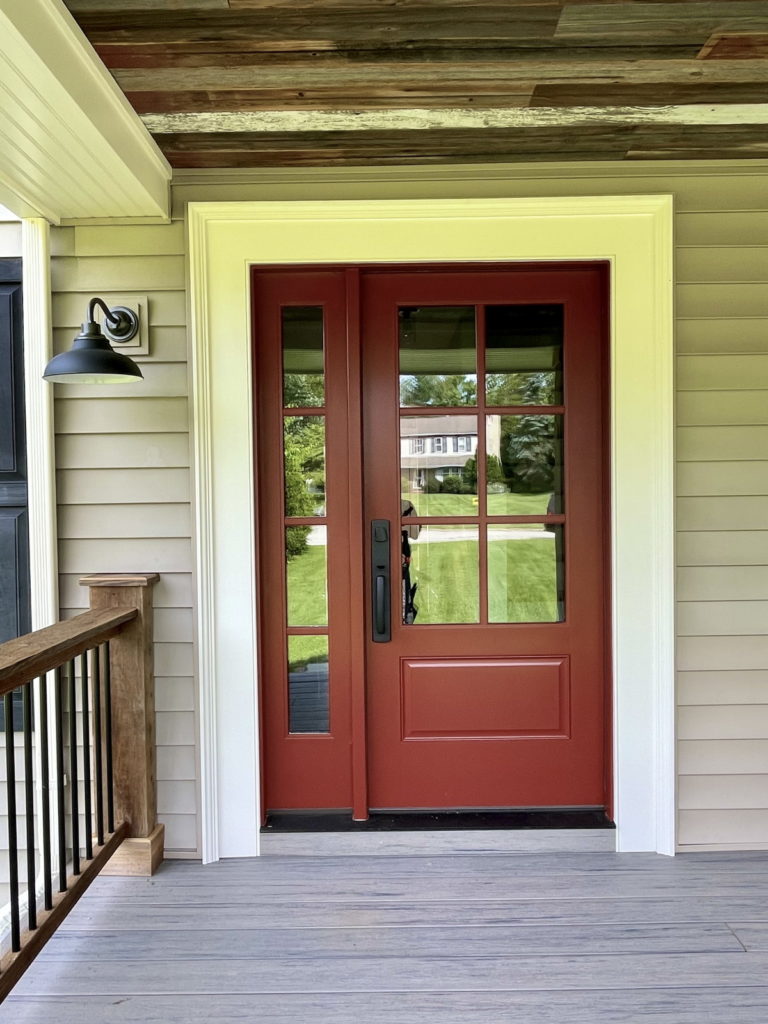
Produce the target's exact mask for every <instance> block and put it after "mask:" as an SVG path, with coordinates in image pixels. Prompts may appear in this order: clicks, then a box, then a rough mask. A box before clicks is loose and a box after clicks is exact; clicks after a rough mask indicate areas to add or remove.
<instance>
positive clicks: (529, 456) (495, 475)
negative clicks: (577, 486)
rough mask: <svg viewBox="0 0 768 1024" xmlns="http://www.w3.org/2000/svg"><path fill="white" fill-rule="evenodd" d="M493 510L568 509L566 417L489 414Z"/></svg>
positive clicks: (554, 512) (523, 513)
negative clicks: (564, 492)
mask: <svg viewBox="0 0 768 1024" xmlns="http://www.w3.org/2000/svg"><path fill="white" fill-rule="evenodd" d="M485 429H486V450H487V453H488V456H487V478H486V479H487V489H488V515H490V516H540V515H557V514H560V513H562V512H563V511H564V501H563V417H562V416H560V415H556V416H498V415H491V416H488V417H486V428H485Z"/></svg>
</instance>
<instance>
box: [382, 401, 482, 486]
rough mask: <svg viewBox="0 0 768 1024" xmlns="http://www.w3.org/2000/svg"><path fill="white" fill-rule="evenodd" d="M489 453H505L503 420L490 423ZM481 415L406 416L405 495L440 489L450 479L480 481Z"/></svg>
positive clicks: (402, 445) (402, 457) (402, 449)
mask: <svg viewBox="0 0 768 1024" xmlns="http://www.w3.org/2000/svg"><path fill="white" fill-rule="evenodd" d="M486 451H487V453H488V454H489V455H495V456H496V457H497V458H498V457H499V456H500V454H501V417H500V416H489V417H487V420H486ZM476 456H477V416H460V415H457V416H404V417H403V418H402V419H401V420H400V475H401V477H402V488H403V493H407V492H409V491H410V492H418V491H424V490H430V489H437V488H439V487H440V486H441V485H443V486H444V485H445V481H446V480H448V479H449V478H450V477H454V478H456V479H457V480H464V481H465V482H466V483H468V484H474V482H475V481H476V480H477V468H476Z"/></svg>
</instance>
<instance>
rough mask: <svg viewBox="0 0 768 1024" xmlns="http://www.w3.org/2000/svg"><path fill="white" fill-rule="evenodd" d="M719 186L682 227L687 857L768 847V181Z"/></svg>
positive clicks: (681, 559) (683, 810) (681, 585)
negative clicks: (757, 189)
mask: <svg viewBox="0 0 768 1024" xmlns="http://www.w3.org/2000/svg"><path fill="white" fill-rule="evenodd" d="M755 180H756V181H759V180H760V179H759V178H756V179H755ZM713 184H715V188H714V189H713V195H712V198H711V199H710V206H713V207H714V206H722V207H723V209H722V211H721V212H718V211H717V210H715V209H712V210H710V211H708V212H706V213H705V212H702V213H696V212H686V213H683V214H679V215H678V217H677V225H676V227H677V234H676V238H677V251H676V273H677V278H676V281H677V285H676V293H677V294H676V299H677V315H678V324H677V423H678V448H677V455H678V466H677V495H678V499H677V510H676V522H677V530H678V544H677V562H678V586H677V599H678V612H677V615H678V617H677V633H678V641H677V665H678V669H679V676H678V713H677V728H678V753H679V790H678V806H679V812H678V842H679V844H680V847H681V848H682V849H685V848H686V847H700V846H703V847H709V846H712V847H717V846H737V847H738V846H745V847H749V846H757V847H761V846H764V845H766V844H768V179H766V178H765V177H763V178H762V196H761V197H758V196H756V195H755V194H754V193H753V192H751V191H747V192H746V193H744V194H742V193H740V192H739V190H738V189H735V188H728V189H727V190H726V191H723V190H721V189H719V188H718V187H717V183H716V182H714V183H713ZM753 205H754V207H755V208H754V209H752V208H751V207H752V206H753ZM728 207H731V208H732V210H733V212H730V211H729V209H728Z"/></svg>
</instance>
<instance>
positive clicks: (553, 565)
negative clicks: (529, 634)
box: [488, 523, 565, 622]
mask: <svg viewBox="0 0 768 1024" xmlns="http://www.w3.org/2000/svg"><path fill="white" fill-rule="evenodd" d="M564 618H565V562H564V555H563V528H562V526H545V525H544V524H543V523H542V524H539V523H536V524H528V523H525V524H515V525H513V526H509V525H506V524H501V523H499V524H498V525H496V526H491V525H489V526H488V621H489V622H561V621H562V620H563V619H564Z"/></svg>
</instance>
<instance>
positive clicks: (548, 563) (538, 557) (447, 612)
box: [288, 526, 557, 660]
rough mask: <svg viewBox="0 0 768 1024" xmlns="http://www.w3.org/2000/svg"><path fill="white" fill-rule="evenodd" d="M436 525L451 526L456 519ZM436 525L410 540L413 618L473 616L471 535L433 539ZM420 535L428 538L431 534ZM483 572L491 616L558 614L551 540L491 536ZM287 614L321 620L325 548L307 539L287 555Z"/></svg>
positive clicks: (324, 617) (529, 618)
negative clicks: (298, 552) (309, 544)
mask: <svg viewBox="0 0 768 1024" xmlns="http://www.w3.org/2000/svg"><path fill="white" fill-rule="evenodd" d="M442 529H443V530H445V531H450V532H451V533H453V532H455V531H456V530H457V529H460V527H459V526H457V527H443V528H442ZM468 529H473V528H472V527H468ZM440 532H441V527H439V526H431V527H429V528H428V532H427V528H425V529H424V530H422V535H421V538H420V539H419V540H417V541H413V542H412V545H411V551H412V562H411V582H412V583H418V590H417V592H416V606H417V607H418V609H419V614H418V618H417V623H418V624H419V625H427V624H430V623H460V622H477V621H478V616H479V598H478V561H477V559H478V552H477V543H476V542H475V541H473V540H446V541H443V542H440V539H439V538H440ZM427 536H430V537H431V538H432V539H431V541H430V542H428V541H427ZM488 576H489V582H488V613H489V619H490V621H491V622H552V621H556V620H557V604H556V599H555V545H554V541H552V540H550V539H547V540H544V539H538V538H537V539H532V540H529V541H525V540H491V541H490V542H489V544H488ZM396 607H397V604H396ZM288 614H289V619H288V621H289V624H290V625H292V626H324V625H326V624H327V622H328V613H327V605H326V599H325V549H324V548H322V547H315V546H313V547H308V548H307V549H306V550H305V551H304V552H303V553H302V554H301V555H299V556H297V557H296V558H292V559H291V560H290V562H288ZM325 644H326V640H325V638H324V637H307V638H305V639H303V640H302V644H301V648H302V649H301V652H300V658H301V660H307V659H313V658H315V657H317V656H318V655H320V654H321V653H324V652H325V650H326V649H327V648H326V647H325ZM297 646H298V645H297ZM293 653H294V657H296V656H299V650H298V649H296V650H295V651H294V652H293Z"/></svg>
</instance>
